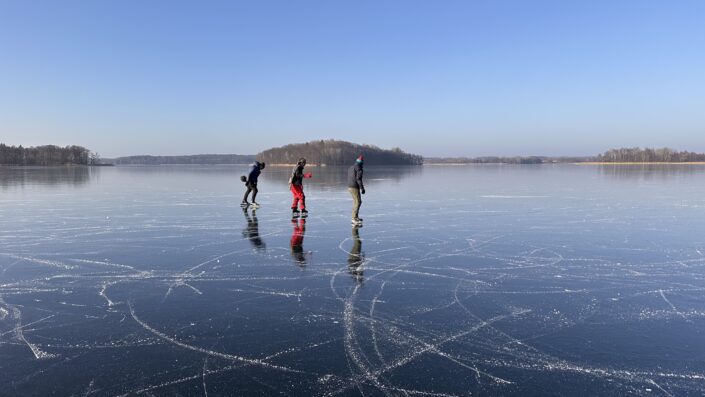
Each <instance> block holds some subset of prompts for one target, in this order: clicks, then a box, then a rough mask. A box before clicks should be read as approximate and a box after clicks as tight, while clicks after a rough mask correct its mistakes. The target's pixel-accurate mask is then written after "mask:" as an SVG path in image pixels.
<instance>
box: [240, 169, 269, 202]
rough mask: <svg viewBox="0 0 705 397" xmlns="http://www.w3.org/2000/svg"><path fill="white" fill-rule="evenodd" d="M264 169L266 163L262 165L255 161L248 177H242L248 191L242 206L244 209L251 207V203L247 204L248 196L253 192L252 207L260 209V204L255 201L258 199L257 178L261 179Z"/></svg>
mask: <svg viewBox="0 0 705 397" xmlns="http://www.w3.org/2000/svg"><path fill="white" fill-rule="evenodd" d="M263 169H264V163H263V162H262V163H260V162H259V161H255V162H254V163H252V164H251V165H250V170H249V171H248V172H247V176H242V177H241V178H240V179H241V180H242V181H243V182H245V186H246V187H247V190H246V191H245V197H243V199H242V204H240V205H241V206H243V207H247V206H248V205H250V203H248V202H247V196H249V195H250V192H252V205H253V206H254V207H259V204H257V202H256V201H255V199H256V198H257V192H258V190H257V178H259V174H260V173H261V172H262V170H263Z"/></svg>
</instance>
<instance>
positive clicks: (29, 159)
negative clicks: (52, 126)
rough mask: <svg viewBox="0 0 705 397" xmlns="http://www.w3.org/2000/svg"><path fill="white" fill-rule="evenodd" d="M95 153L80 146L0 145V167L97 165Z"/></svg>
mask: <svg viewBox="0 0 705 397" xmlns="http://www.w3.org/2000/svg"><path fill="white" fill-rule="evenodd" d="M99 163H100V158H99V156H98V154H97V153H93V152H91V151H90V150H88V149H86V148H84V147H82V146H75V145H73V146H66V147H59V146H54V145H46V146H36V147H27V148H25V147H22V145H20V146H7V145H5V144H4V143H0V165H40V166H48V165H72V164H73V165H93V164H99Z"/></svg>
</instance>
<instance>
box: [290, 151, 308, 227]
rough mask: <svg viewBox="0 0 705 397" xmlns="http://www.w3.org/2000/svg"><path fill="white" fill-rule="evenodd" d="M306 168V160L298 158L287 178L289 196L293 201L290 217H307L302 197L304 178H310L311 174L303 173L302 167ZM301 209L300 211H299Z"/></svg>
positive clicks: (304, 197) (303, 196)
mask: <svg viewBox="0 0 705 397" xmlns="http://www.w3.org/2000/svg"><path fill="white" fill-rule="evenodd" d="M305 166H306V159H305V158H303V157H302V158H300V159H299V161H298V162H297V163H296V167H294V170H293V171H292V172H291V177H290V178H289V189H291V194H292V195H293V196H294V200H293V202H292V203H291V216H292V217H297V216H299V215H301V216H303V217H305V216H307V215H308V211H307V210H306V195H304V178H311V176H312V174H311V173H310V172H307V173H304V167H305ZM299 209H301V211H299Z"/></svg>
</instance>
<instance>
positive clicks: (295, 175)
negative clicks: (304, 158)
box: [289, 164, 304, 185]
mask: <svg viewBox="0 0 705 397" xmlns="http://www.w3.org/2000/svg"><path fill="white" fill-rule="evenodd" d="M303 182H304V166H303V165H301V164H297V165H296V167H294V170H293V171H292V172H291V177H290V178H289V183H291V184H292V185H303Z"/></svg>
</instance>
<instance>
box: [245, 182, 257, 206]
mask: <svg viewBox="0 0 705 397" xmlns="http://www.w3.org/2000/svg"><path fill="white" fill-rule="evenodd" d="M245 186H247V190H246V191H245V197H244V198H243V199H242V201H247V196H249V195H250V192H252V202H253V203H254V202H255V199H256V198H257V184H256V183H249V182H248V183H247V184H245Z"/></svg>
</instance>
